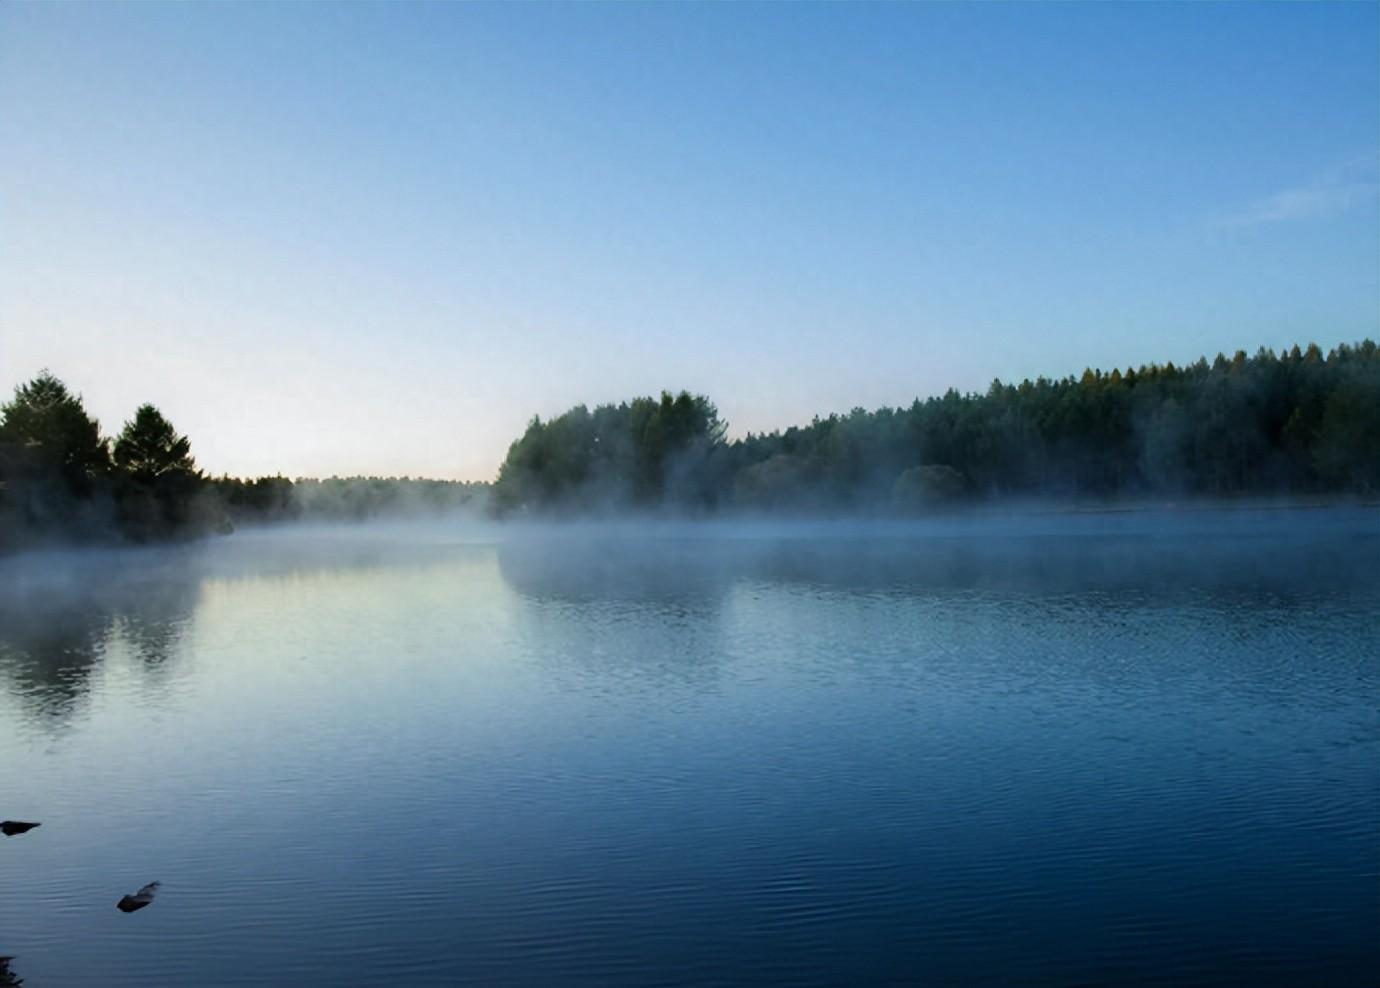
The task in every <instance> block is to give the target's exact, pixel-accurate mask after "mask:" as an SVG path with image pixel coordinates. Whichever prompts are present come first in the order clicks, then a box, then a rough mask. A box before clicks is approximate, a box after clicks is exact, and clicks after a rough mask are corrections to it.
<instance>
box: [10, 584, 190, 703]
mask: <svg viewBox="0 0 1380 988" xmlns="http://www.w3.org/2000/svg"><path fill="white" fill-rule="evenodd" d="M23 562H25V563H26V564H32V562H33V561H32V560H24V561H23ZM77 565H81V564H80V563H78V562H77V561H75V560H71V559H65V560H56V561H53V562H47V561H45V565H44V569H43V570H41V571H39V572H24V571H16V567H14V565H13V563H11V564H10V572H8V573H6V576H7V577H8V579H7V581H6V586H5V589H4V591H3V592H0V682H3V683H4V684H5V685H6V686H7V687H8V689H9V691H10V692H11V693H12V694H13V695H15V696H16V697H18V698H19V699H20V701H21V703H22V704H23V705H24V707H25V708H26V709H27V710H28V712H29V713H30V714H31V715H33V716H34V717H36V718H41V719H43V720H47V721H51V722H60V721H62V720H63V719H65V718H67V717H70V716H71V715H72V714H73V713H74V712H75V711H76V710H77V709H79V707H80V705H81V701H82V700H83V698H84V697H85V696H86V695H87V693H88V692H89V690H90V688H91V680H92V677H93V676H94V675H95V674H96V673H97V672H98V666H99V664H100V663H101V661H102V660H103V659H104V658H105V656H106V655H107V654H109V653H111V652H112V651H114V650H119V649H121V647H123V648H124V650H127V651H128V652H129V653H130V654H131V655H132V656H133V658H134V660H135V661H136V662H137V663H138V665H139V667H140V668H141V670H142V671H143V673H144V675H145V676H147V677H148V679H149V680H150V681H157V680H158V678H159V677H160V676H163V675H165V674H166V673H167V668H166V667H168V666H169V664H170V663H171V662H172V661H173V658H174V656H175V655H176V653H177V648H178V643H179V640H180V638H181V636H182V634H183V632H184V630H185V628H186V625H187V624H188V622H189V621H190V620H191V616H192V613H193V611H194V610H195V608H196V604H197V595H198V591H199V587H198V581H196V580H195V579H194V578H191V577H190V575H189V574H188V573H187V572H186V571H185V569H184V568H183V567H180V566H178V567H169V568H163V567H157V568H154V569H152V570H146V569H143V568H142V567H140V566H139V564H138V561H137V560H134V559H129V560H124V561H122V562H121V561H116V560H112V559H110V558H109V557H93V559H92V560H91V563H90V565H91V569H90V570H89V571H87V570H86V569H83V571H82V573H81V574H80V578H77V579H73V576H74V573H73V572H72V570H71V568H70V567H72V566H77Z"/></svg>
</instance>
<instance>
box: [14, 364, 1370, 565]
mask: <svg viewBox="0 0 1380 988" xmlns="http://www.w3.org/2000/svg"><path fill="white" fill-rule="evenodd" d="M725 434H726V423H724V422H723V421H722V420H721V419H720V418H719V414H718V410H717V409H716V407H715V406H714V404H713V403H712V402H711V401H710V400H709V399H708V398H706V397H704V396H702V395H691V394H689V393H688V392H684V391H682V392H681V393H679V394H677V395H673V394H671V393H669V392H662V394H661V396H660V398H659V399H658V398H646V397H644V398H636V399H634V400H632V401H630V402H624V403H621V404H617V405H613V404H609V405H600V406H597V407H596V408H594V410H593V411H590V410H589V409H588V408H587V407H586V406H584V405H578V406H576V407H574V408H572V409H570V410H569V411H567V412H565V413H563V414H561V415H559V416H557V417H555V418H552V419H549V420H547V421H545V422H543V421H542V420H541V419H540V418H539V417H537V418H533V419H532V421H531V422H530V424H529V425H528V426H527V429H526V431H525V432H524V433H523V435H522V436H521V437H520V438H518V439H517V440H516V441H515V442H513V443H512V445H511V446H510V447H509V449H508V454H507V457H506V459H505V460H504V462H503V464H502V465H501V467H500V468H499V472H498V477H497V479H496V480H495V481H494V482H493V483H484V482H461V481H441V480H425V479H414V478H377V477H356V478H336V477H333V478H330V479H328V480H313V479H299V480H295V481H294V480H289V479H287V478H285V477H282V476H274V477H259V478H255V479H241V478H233V477H228V476H222V477H209V476H207V475H205V474H204V473H203V472H202V471H201V470H200V469H198V467H197V466H196V462H195V459H194V458H193V456H192V453H191V442H190V440H189V439H188V438H187V437H186V436H184V435H180V434H178V433H177V431H176V430H175V429H174V428H173V426H172V424H171V423H170V422H168V420H167V419H166V418H165V417H164V416H163V415H162V414H161V413H160V412H159V410H158V409H157V408H155V407H154V406H153V405H147V404H146V405H142V406H140V407H139V409H138V410H137V411H136V412H135V415H134V417H133V418H132V419H130V420H129V421H127V422H126V423H125V424H124V427H123V429H122V430H121V432H120V434H119V435H118V436H115V437H106V436H103V435H102V434H101V432H100V427H99V424H98V423H97V422H96V421H95V420H94V419H92V418H91V417H90V416H89V415H88V414H87V413H86V411H85V408H84V407H83V405H82V400H81V397H80V395H78V394H74V393H73V392H72V391H71V390H69V389H68V388H67V386H66V385H65V384H64V383H63V382H62V381H60V380H58V379H57V378H56V377H54V376H53V375H52V374H51V373H49V372H47V371H44V372H43V373H41V374H40V375H39V376H38V377H36V378H34V379H33V380H31V381H29V382H28V383H27V384H22V385H20V386H18V387H16V389H15V391H14V397H13V399H12V400H11V401H9V402H8V403H6V404H4V405H3V406H0V551H13V550H16V549H21V548H26V547H29V546H33V545H41V544H45V543H51V542H61V541H66V542H98V541H132V542H148V541H161V540H167V539H179V538H190V537H196V536H200V535H204V534H208V533H212V532H228V531H231V530H233V528H234V526H235V525H237V524H253V523H261V522H273V521H287V520H302V519H318V520H361V519H366V518H375V517H382V516H387V515H390V514H401V513H404V512H418V511H421V512H431V513H441V512H445V511H449V510H452V509H460V508H468V509H473V510H477V509H482V510H483V511H485V512H486V513H488V514H490V515H493V516H495V517H499V518H508V517H515V516H527V517H544V516H554V515H561V514H568V515H589V514H599V513H612V512H622V511H643V512H675V513H677V514H684V515H690V516H707V515H712V514H724V513H731V512H751V513H763V512H792V513H804V514H811V513H815V514H829V513H843V512H858V513H868V514H900V515H905V514H914V513H921V512H926V511H933V510H938V509H943V508H953V507H956V506H960V505H965V504H978V503H984V502H986V503H991V502H998V501H1002V500H1006V499H1012V498H1047V499H1056V500H1083V501H1087V500H1100V501H1125V500H1132V499H1144V498H1163V497H1173V498H1232V497H1237V498H1240V497H1254V496H1287V497H1319V496H1322V497H1357V496H1359V497H1364V498H1372V497H1374V496H1375V495H1376V494H1377V493H1380V349H1377V346H1376V344H1375V343H1374V342H1373V341H1372V340H1369V339H1367V340H1364V341H1363V342H1360V343H1357V344H1354V345H1346V344H1342V345H1340V346H1338V347H1336V348H1335V349H1333V350H1331V351H1330V352H1328V353H1326V354H1324V353H1323V352H1322V350H1321V349H1320V348H1319V347H1318V346H1317V345H1316V344H1310V345H1309V346H1308V347H1307V348H1306V349H1303V350H1300V348H1299V347H1298V346H1297V345H1295V346H1294V347H1293V348H1291V349H1290V350H1288V351H1286V352H1284V353H1282V354H1280V355H1278V356H1277V355H1276V354H1275V353H1274V352H1273V351H1272V350H1270V349H1267V348H1264V347H1262V348H1261V349H1260V350H1258V351H1257V352H1256V354H1255V355H1254V356H1247V355H1246V353H1245V352H1244V351H1237V352H1236V354H1235V355H1234V356H1232V357H1230V358H1228V357H1226V356H1224V355H1221V354H1218V356H1217V357H1216V358H1215V359H1214V360H1213V361H1211V362H1209V361H1208V360H1206V359H1205V358H1200V359H1199V360H1198V361H1196V362H1195V363H1193V364H1190V365H1188V366H1185V367H1176V366H1175V365H1174V364H1173V363H1166V364H1164V365H1162V366H1161V365H1158V364H1149V365H1146V366H1142V367H1140V368H1131V369H1127V370H1126V371H1125V372H1124V373H1123V372H1122V371H1121V370H1119V369H1114V370H1112V371H1111V372H1110V373H1104V372H1102V371H1094V370H1091V369H1089V370H1085V371H1084V372H1083V374H1082V375H1081V377H1077V378H1075V377H1071V376H1070V377H1066V378H1062V379H1059V380H1050V379H1047V378H1044V377H1041V378H1038V379H1036V380H1035V381H1030V380H1025V381H1023V382H1021V384H1019V385H1010V384H1003V383H1002V382H1000V381H993V382H992V385H991V386H990V387H989V388H988V389H987V391H986V393H984V394H977V393H970V394H960V393H959V392H957V391H955V390H952V389H951V390H949V391H948V392H946V393H945V394H943V395H941V396H937V397H931V398H928V399H926V400H924V401H921V400H920V399H918V398H917V399H916V400H915V401H914V402H913V403H912V404H911V405H910V406H909V407H907V408H885V407H884V408H879V409H877V410H876V411H872V412H869V411H866V410H864V409H862V408H855V409H853V410H852V411H851V412H849V413H847V414H845V415H830V416H829V417H827V418H818V417H816V418H815V419H814V420H812V421H811V422H810V423H809V424H808V425H805V426H793V427H791V428H789V429H786V430H785V431H778V432H771V433H764V434H753V433H748V434H747V435H746V436H744V437H743V438H741V439H733V440H729V439H726V438H725Z"/></svg>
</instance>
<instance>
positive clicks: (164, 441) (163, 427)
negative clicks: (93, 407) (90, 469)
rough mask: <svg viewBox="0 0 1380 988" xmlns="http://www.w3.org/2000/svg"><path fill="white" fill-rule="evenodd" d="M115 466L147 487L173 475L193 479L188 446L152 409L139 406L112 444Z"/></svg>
mask: <svg viewBox="0 0 1380 988" xmlns="http://www.w3.org/2000/svg"><path fill="white" fill-rule="evenodd" d="M115 465H116V466H117V467H119V468H120V470H121V471H123V472H124V473H125V474H126V475H127V476H129V477H130V478H131V479H133V480H135V481H138V482H140V483H146V484H151V483H154V482H155V481H157V480H159V479H160V478H165V477H169V476H172V475H176V474H184V475H194V474H196V472H197V469H196V461H195V460H193V459H192V443H191V440H189V439H188V438H187V437H186V436H179V435H178V434H177V431H176V430H175V429H174V428H173V427H172V423H171V422H169V421H168V420H167V419H165V418H164V417H163V414H162V412H160V411H159V410H158V409H157V408H155V407H154V406H152V405H140V406H139V410H138V411H137V412H135V413H134V418H133V419H132V420H130V421H128V422H126V423H125V427H124V430H123V431H122V432H121V433H120V438H118V439H116V440H115Z"/></svg>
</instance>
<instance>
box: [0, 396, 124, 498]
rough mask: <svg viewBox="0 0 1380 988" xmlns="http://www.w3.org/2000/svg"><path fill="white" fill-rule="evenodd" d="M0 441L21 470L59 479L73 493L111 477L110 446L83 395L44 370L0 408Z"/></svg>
mask: <svg viewBox="0 0 1380 988" xmlns="http://www.w3.org/2000/svg"><path fill="white" fill-rule="evenodd" d="M0 443H3V444H4V445H5V446H6V447H7V449H8V451H9V455H10V459H11V462H13V463H16V464H21V463H22V466H20V467H19V469H24V470H28V471H31V472H33V473H47V474H51V475H55V476H56V478H57V479H60V481H61V482H62V483H63V484H64V485H65V486H66V487H67V489H68V490H69V491H70V492H71V493H75V494H82V493H89V492H90V491H91V490H92V489H93V487H94V485H95V484H96V483H97V482H98V481H99V480H100V479H101V478H103V477H105V476H107V475H108V474H109V473H110V443H109V441H108V440H106V439H103V438H101V430H100V425H99V424H98V423H97V422H96V420H95V419H93V418H91V416H89V415H87V414H86V409H85V408H84V407H83V406H82V402H81V396H80V395H74V394H72V393H71V392H70V391H69V390H68V389H67V385H65V384H63V383H62V382H61V381H59V380H58V379H57V378H56V377H54V376H53V375H52V374H51V373H50V372H48V371H46V370H45V371H43V372H42V373H41V374H39V375H38V377H36V378H34V379H33V380H32V381H30V382H29V383H28V384H21V385H20V386H19V387H17V388H15V389H14V399H13V400H12V401H10V402H8V403H7V404H5V405H3V406H0Z"/></svg>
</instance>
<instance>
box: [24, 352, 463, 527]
mask: <svg viewBox="0 0 1380 988" xmlns="http://www.w3.org/2000/svg"><path fill="white" fill-rule="evenodd" d="M487 489H488V485H487V484H467V483H459V482H454V481H444V480H421V479H412V478H408V477H401V478H397V477H349V478H340V477H332V478H330V479H328V480H309V479H302V480H289V479H287V478H285V477H261V478H258V479H254V480H241V479H237V478H231V477H220V478H211V477H207V476H206V475H205V474H204V473H203V472H202V471H201V470H200V469H199V468H198V467H197V465H196V460H195V459H194V458H193V456H192V449H191V441H190V440H189V439H188V438H187V437H186V436H184V435H180V434H179V433H178V432H177V430H176V429H175V428H173V425H172V423H170V422H169V421H168V420H167V419H166V418H165V417H164V416H163V414H162V413H161V412H160V411H159V410H158V409H157V408H155V407H154V406H153V405H142V406H140V407H139V408H138V410H136V411H135V413H134V417H133V418H132V419H130V420H129V421H128V422H126V423H125V424H124V428H123V429H122V430H121V431H120V434H119V435H118V436H115V437H113V438H112V437H107V436H103V435H102V434H101V430H100V426H99V424H98V423H97V422H96V420H95V419H93V418H92V417H91V416H90V415H89V414H87V412H86V409H85V408H84V407H83V405H82V401H81V397H80V396H79V395H76V394H74V393H72V391H70V390H69V389H68V387H67V386H66V385H65V384H64V383H63V382H62V381H60V380H58V379H57V378H56V377H54V376H53V375H52V374H50V373H48V372H46V371H45V372H43V373H42V374H40V375H39V376H38V377H36V378H34V379H33V380H32V381H29V382H28V383H27V384H22V385H20V386H19V387H17V388H16V389H15V392H14V397H13V399H12V400H11V401H9V402H8V403H6V404H4V405H0V552H4V551H13V550H15V549H20V548H25V547H29V546H34V545H42V544H45V543H51V542H55V541H63V542H108V541H132V542H148V541H162V540H167V539H181V538H194V537H197V536H200V535H206V534H209V533H213V532H221V533H224V532H229V531H232V530H233V528H234V526H235V525H237V524H245V523H256V522H274V521H297V520H321V521H345V520H363V519H368V518H378V517H385V516H388V515H396V514H403V513H406V514H415V513H418V512H422V513H426V512H433V513H439V512H443V511H448V510H453V509H456V508H462V507H477V506H478V505H480V504H482V502H483V499H484V495H485V494H486V492H487Z"/></svg>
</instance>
